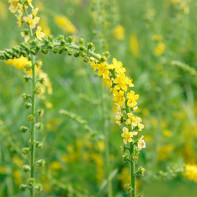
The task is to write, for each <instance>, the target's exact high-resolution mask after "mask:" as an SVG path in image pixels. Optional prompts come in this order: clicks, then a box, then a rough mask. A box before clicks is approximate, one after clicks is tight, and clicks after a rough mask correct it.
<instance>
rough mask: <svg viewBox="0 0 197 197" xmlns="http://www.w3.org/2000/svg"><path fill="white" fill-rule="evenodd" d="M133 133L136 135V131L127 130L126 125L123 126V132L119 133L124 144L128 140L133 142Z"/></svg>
mask: <svg viewBox="0 0 197 197" xmlns="http://www.w3.org/2000/svg"><path fill="white" fill-rule="evenodd" d="M134 135H137V132H129V130H128V129H127V128H126V127H124V128H123V133H122V135H121V136H122V137H123V138H124V139H123V142H124V144H127V142H129V143H130V142H133V139H132V137H133V136H134Z"/></svg>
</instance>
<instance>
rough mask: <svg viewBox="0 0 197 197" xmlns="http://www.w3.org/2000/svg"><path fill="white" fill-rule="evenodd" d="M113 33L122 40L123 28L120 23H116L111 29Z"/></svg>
mask: <svg viewBox="0 0 197 197" xmlns="http://www.w3.org/2000/svg"><path fill="white" fill-rule="evenodd" d="M113 35H114V37H115V38H116V39H118V40H124V28H123V26H121V25H117V26H116V27H115V28H114V30H113Z"/></svg>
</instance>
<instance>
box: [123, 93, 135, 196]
mask: <svg viewBox="0 0 197 197" xmlns="http://www.w3.org/2000/svg"><path fill="white" fill-rule="evenodd" d="M125 98H127V95H126V93H125ZM125 106H126V112H127V114H128V113H130V108H129V106H128V105H127V99H126V100H125ZM128 127H129V132H131V131H132V127H131V124H129V125H128ZM134 148H135V145H134V142H131V143H130V151H129V153H130V176H131V187H132V188H131V189H132V191H131V192H130V197H136V180H135V179H136V177H135V161H134V160H133V156H134V153H135V149H134Z"/></svg>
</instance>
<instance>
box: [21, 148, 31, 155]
mask: <svg viewBox="0 0 197 197" xmlns="http://www.w3.org/2000/svg"><path fill="white" fill-rule="evenodd" d="M29 151H30V148H27V147H25V148H23V149H22V153H23V154H24V155H27V154H28V153H29Z"/></svg>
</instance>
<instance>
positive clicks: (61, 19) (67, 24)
mask: <svg viewBox="0 0 197 197" xmlns="http://www.w3.org/2000/svg"><path fill="white" fill-rule="evenodd" d="M54 21H55V23H56V24H57V25H58V26H59V27H60V28H61V29H63V30H64V31H65V32H66V33H71V34H73V33H76V31H77V29H76V28H75V26H74V25H73V24H72V23H71V21H70V20H69V19H68V18H66V17H65V16H55V17H54Z"/></svg>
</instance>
